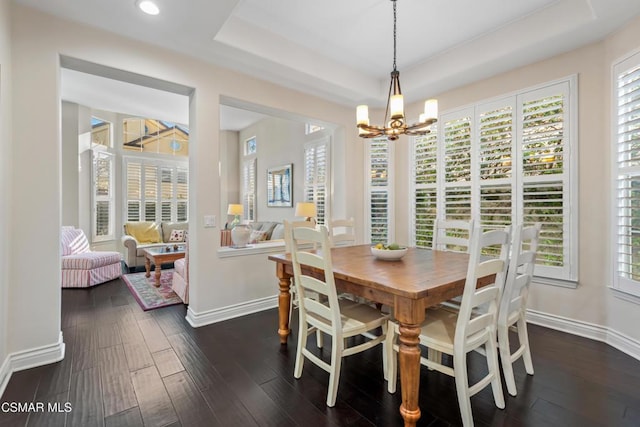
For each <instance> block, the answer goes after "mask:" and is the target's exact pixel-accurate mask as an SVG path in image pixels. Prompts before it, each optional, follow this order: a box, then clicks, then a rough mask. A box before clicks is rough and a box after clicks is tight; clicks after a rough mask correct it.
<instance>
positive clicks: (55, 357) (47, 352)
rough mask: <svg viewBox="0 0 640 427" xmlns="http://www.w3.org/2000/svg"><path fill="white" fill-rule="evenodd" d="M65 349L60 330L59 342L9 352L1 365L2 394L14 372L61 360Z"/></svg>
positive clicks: (0, 389)
mask: <svg viewBox="0 0 640 427" xmlns="http://www.w3.org/2000/svg"><path fill="white" fill-rule="evenodd" d="M64 350H65V345H64V341H63V340H62V331H60V335H59V337H58V342H57V343H55V344H50V345H45V346H42V347H36V348H32V349H29V350H23V351H19V352H16V353H11V354H9V355H8V356H7V358H6V359H5V360H4V362H3V363H2V367H0V396H2V394H3V393H4V390H5V388H6V386H7V384H8V383H9V380H10V379H11V375H12V374H13V373H14V372H18V371H22V370H25V369H30V368H35V367H37V366H43V365H48V364H50V363H55V362H59V361H61V360H62V359H64Z"/></svg>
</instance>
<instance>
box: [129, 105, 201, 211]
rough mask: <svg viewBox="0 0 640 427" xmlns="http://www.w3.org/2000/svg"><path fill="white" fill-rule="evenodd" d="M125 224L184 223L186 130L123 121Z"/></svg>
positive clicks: (186, 206)
mask: <svg viewBox="0 0 640 427" xmlns="http://www.w3.org/2000/svg"><path fill="white" fill-rule="evenodd" d="M123 138H124V139H123V144H122V147H123V149H124V150H125V153H127V155H126V156H125V157H124V158H123V165H124V166H123V170H124V178H125V179H124V185H125V206H124V209H125V213H124V217H125V221H157V222H159V221H166V222H186V221H187V219H188V216H189V213H188V209H189V194H188V190H189V166H188V161H187V159H186V156H187V155H188V147H189V129H188V128H187V127H186V126H184V125H179V124H175V123H171V122H167V121H162V120H153V119H145V118H127V119H124V120H123Z"/></svg>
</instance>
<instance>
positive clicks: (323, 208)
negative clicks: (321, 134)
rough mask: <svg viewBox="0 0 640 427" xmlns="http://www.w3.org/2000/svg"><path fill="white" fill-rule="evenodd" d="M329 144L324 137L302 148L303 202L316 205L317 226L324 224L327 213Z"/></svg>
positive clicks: (327, 139)
mask: <svg viewBox="0 0 640 427" xmlns="http://www.w3.org/2000/svg"><path fill="white" fill-rule="evenodd" d="M329 142H330V141H329V138H328V137H326V138H322V139H321V140H318V141H314V142H310V143H308V144H306V145H305V148H304V201H305V202H314V203H315V204H316V211H317V215H318V216H317V217H316V221H317V223H318V224H326V220H327V215H328V213H329V212H328V210H329V206H328V204H329V198H328V197H327V195H328V194H329V176H330V175H329V174H330V173H331V172H330V166H329Z"/></svg>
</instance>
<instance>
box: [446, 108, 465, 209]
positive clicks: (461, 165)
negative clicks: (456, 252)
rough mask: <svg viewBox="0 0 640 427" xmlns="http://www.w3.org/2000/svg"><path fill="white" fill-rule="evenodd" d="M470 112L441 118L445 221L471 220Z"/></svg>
mask: <svg viewBox="0 0 640 427" xmlns="http://www.w3.org/2000/svg"><path fill="white" fill-rule="evenodd" d="M472 117H473V111H472V110H469V109H468V110H464V111H461V112H457V113H455V115H452V116H450V117H447V116H443V119H444V120H443V121H444V126H443V135H444V177H443V178H444V200H443V204H442V208H443V212H442V215H441V216H442V217H443V218H445V219H448V220H452V219H456V220H464V221H469V220H470V219H471V215H472V212H471V202H472V198H471V194H472V192H471V190H472V188H471V185H472V179H471V177H472V171H471V159H472V153H471V138H472V132H471V123H472Z"/></svg>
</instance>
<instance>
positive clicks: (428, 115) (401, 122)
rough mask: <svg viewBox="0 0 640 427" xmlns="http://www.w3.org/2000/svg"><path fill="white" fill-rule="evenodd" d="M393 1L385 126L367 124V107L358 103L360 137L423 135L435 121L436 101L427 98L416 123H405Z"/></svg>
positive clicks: (394, 138)
mask: <svg viewBox="0 0 640 427" xmlns="http://www.w3.org/2000/svg"><path fill="white" fill-rule="evenodd" d="M391 1H392V2H393V71H391V84H390V85H389V96H388V97H387V108H386V109H385V113H384V123H386V126H374V125H370V124H369V107H368V106H367V105H358V107H357V109H356V121H357V127H358V135H359V136H360V137H362V138H376V137H379V136H386V137H387V138H388V139H389V140H390V141H395V140H396V139H398V137H399V136H400V135H402V134H405V135H425V134H427V133H429V132H430V131H431V130H430V128H429V127H430V126H431V125H432V124H433V123H435V122H436V121H437V117H438V101H437V100H436V99H429V100H427V101H425V103H424V113H422V114H420V118H419V121H418V123H416V124H412V125H407V122H406V118H405V116H404V99H403V97H402V90H401V89H400V72H399V71H398V70H397V69H396V0H391Z"/></svg>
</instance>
